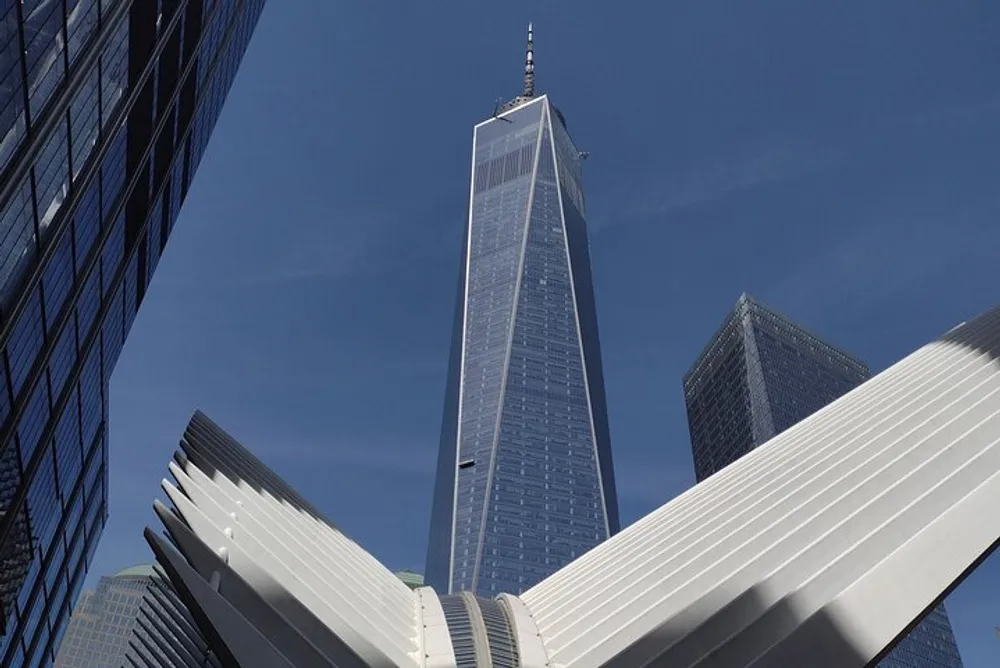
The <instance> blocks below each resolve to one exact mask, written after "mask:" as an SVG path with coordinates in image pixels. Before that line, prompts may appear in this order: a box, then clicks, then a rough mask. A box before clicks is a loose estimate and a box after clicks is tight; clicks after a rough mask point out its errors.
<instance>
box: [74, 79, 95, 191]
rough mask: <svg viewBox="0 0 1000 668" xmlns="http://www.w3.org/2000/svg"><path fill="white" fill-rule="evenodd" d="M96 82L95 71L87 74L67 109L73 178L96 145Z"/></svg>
mask: <svg viewBox="0 0 1000 668" xmlns="http://www.w3.org/2000/svg"><path fill="white" fill-rule="evenodd" d="M97 84H98V82H97V69H96V68H95V69H93V70H91V71H90V72H89V73H88V74H87V78H86V80H85V81H84V82H83V85H82V86H81V87H80V89H79V90H78V91H77V93H76V96H75V97H74V98H73V102H72V103H71V104H70V108H69V126H70V136H71V137H72V138H73V178H74V179H76V177H77V175H78V174H79V173H80V170H81V169H83V166H84V165H85V164H86V163H87V158H88V157H90V153H91V151H93V150H94V147H95V146H96V145H97V134H98V116H99V113H100V110H99V109H98V104H97V102H98V92H99V89H98V85H97Z"/></svg>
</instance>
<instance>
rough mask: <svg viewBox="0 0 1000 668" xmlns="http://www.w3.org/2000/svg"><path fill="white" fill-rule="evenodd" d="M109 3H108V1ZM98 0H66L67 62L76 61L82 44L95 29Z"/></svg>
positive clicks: (71, 63)
mask: <svg viewBox="0 0 1000 668" xmlns="http://www.w3.org/2000/svg"><path fill="white" fill-rule="evenodd" d="M109 4H110V3H109ZM97 10H98V0H67V2H66V27H67V29H68V32H69V62H70V66H72V65H73V63H74V62H75V61H76V58H77V56H79V55H80V51H81V49H82V48H83V46H84V45H85V44H86V43H87V42H88V41H89V40H90V38H91V36H93V34H94V33H95V32H96V31H97V19H98V13H97Z"/></svg>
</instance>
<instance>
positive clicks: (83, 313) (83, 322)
mask: <svg viewBox="0 0 1000 668" xmlns="http://www.w3.org/2000/svg"><path fill="white" fill-rule="evenodd" d="M100 278H101V272H100V271H97V270H96V269H95V270H94V271H92V272H90V276H88V277H87V282H86V283H84V284H83V290H82V291H81V293H80V299H79V301H78V302H77V307H76V325H77V340H78V341H79V342H80V345H84V342H85V341H86V340H87V336H89V335H90V330H91V329H92V328H93V326H94V320H95V316H96V315H97V310H98V309H99V308H100V307H101V291H100Z"/></svg>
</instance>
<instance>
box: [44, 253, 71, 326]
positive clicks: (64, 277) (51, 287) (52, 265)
mask: <svg viewBox="0 0 1000 668" xmlns="http://www.w3.org/2000/svg"><path fill="white" fill-rule="evenodd" d="M73 274H74V271H73V235H72V234H63V236H62V239H61V240H60V241H59V246H58V247H57V248H56V250H55V252H54V253H53V254H52V257H51V258H49V261H48V264H47V265H46V266H45V273H44V274H43V275H42V290H43V292H44V296H45V322H46V323H47V324H48V326H49V327H50V328H51V327H52V325H53V323H54V322H55V319H56V317H57V316H58V315H59V314H60V313H62V308H63V305H64V304H65V303H66V296H67V295H68V294H69V291H70V289H71V288H72V287H73Z"/></svg>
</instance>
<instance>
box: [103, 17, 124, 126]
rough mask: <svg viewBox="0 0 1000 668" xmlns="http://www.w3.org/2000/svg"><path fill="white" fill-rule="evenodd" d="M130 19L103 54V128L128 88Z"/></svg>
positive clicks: (121, 27)
mask: <svg viewBox="0 0 1000 668" xmlns="http://www.w3.org/2000/svg"><path fill="white" fill-rule="evenodd" d="M127 19H128V17H127V16H126V18H125V19H123V20H122V21H121V22H120V23H119V24H118V27H117V28H116V30H115V34H114V37H112V38H111V41H110V42H109V43H108V45H107V46H105V47H104V52H103V53H102V54H101V127H105V126H106V125H107V124H108V120H109V119H110V118H111V114H112V112H114V110H115V108H116V107H117V106H118V102H119V101H120V100H121V99H122V95H123V94H124V93H125V89H126V88H128V20H127Z"/></svg>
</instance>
